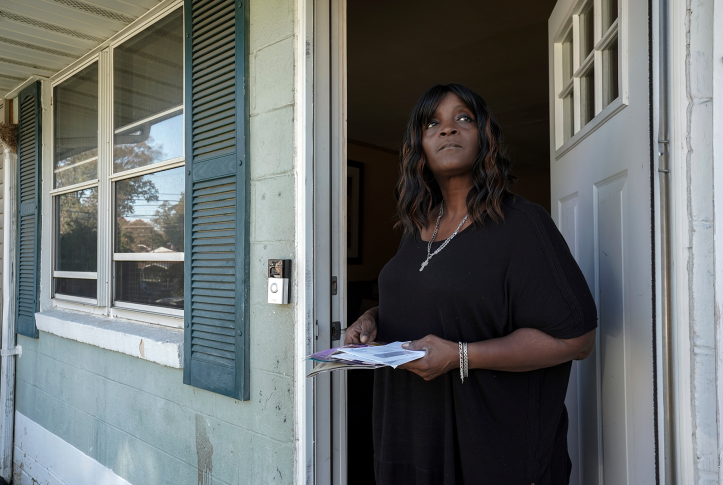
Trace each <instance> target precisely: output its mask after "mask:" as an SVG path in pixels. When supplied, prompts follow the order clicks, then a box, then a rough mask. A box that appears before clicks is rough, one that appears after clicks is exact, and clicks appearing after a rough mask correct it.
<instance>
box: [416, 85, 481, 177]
mask: <svg viewBox="0 0 723 485" xmlns="http://www.w3.org/2000/svg"><path fill="white" fill-rule="evenodd" d="M422 148H423V149H424V156H425V157H426V159H427V164H428V166H429V168H430V170H432V173H433V174H434V175H435V176H436V177H437V178H439V177H440V176H442V177H453V176H460V175H465V174H468V173H472V167H473V165H474V161H475V160H476V159H477V155H479V152H480V147H479V134H478V131H477V120H476V119H474V117H473V113H472V110H471V109H469V108H468V107H467V105H466V104H465V103H464V101H462V99H461V98H460V97H459V96H457V95H456V94H454V93H447V95H446V96H445V97H444V98H443V99H442V102H441V103H439V106H438V107H437V110H436V111H435V112H434V114H433V115H432V118H431V119H430V121H429V123H428V124H427V126H425V127H424V137H423V138H422Z"/></svg>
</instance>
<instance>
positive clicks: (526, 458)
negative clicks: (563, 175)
mask: <svg viewBox="0 0 723 485" xmlns="http://www.w3.org/2000/svg"><path fill="white" fill-rule="evenodd" d="M513 182H514V177H513V176H512V175H511V172H510V162H509V160H508V159H507V158H506V157H505V155H504V151H503V150H502V140H501V132H500V129H499V126H498V125H497V123H496V121H495V120H494V118H493V117H492V114H491V113H490V111H489V109H488V108H487V105H486V104H485V102H484V100H483V99H482V98H481V97H480V96H479V95H477V94H475V93H474V92H472V91H471V90H469V89H468V88H466V87H464V86H461V85H459V84H449V85H438V86H434V87H433V88H431V89H430V90H429V91H427V92H426V93H425V94H424V95H423V96H422V98H421V99H420V100H419V102H418V103H417V105H416V106H415V108H414V110H413V111H412V115H411V117H410V120H409V124H408V127H407V132H406V134H405V136H404V143H403V148H402V154H401V175H400V179H399V182H398V184H397V190H396V192H397V193H396V195H397V212H398V216H399V225H401V226H402V227H403V228H404V237H403V238H402V242H401V244H400V246H399V250H398V252H397V254H396V255H395V256H394V257H393V258H392V259H391V260H390V261H389V262H388V263H387V264H386V266H385V267H384V269H383V270H382V272H381V274H380V276H379V306H378V307H376V308H373V309H372V310H369V311H368V312H366V313H365V314H364V315H362V317H360V318H359V320H357V321H356V322H355V323H354V324H353V325H351V326H350V327H349V328H348V329H347V332H346V337H345V343H347V344H349V343H368V342H372V341H374V340H377V339H378V340H379V341H383V342H393V341H407V340H411V342H410V343H409V344H407V345H406V347H407V348H409V349H414V350H425V351H426V354H425V356H424V357H423V358H421V359H419V360H416V361H414V362H410V363H408V364H405V365H404V366H402V367H400V368H399V369H403V370H399V369H397V370H392V369H391V368H382V369H378V370H376V371H375V376H374V405H373V436H374V470H375V476H376V480H377V483H378V484H379V485H387V484H394V485H400V484H435V485H437V484H442V483H444V484H493V485H496V484H520V485H523V484H524V485H528V484H531V483H534V484H536V485H550V484H555V485H557V484H567V483H568V482H569V477H570V467H571V463H570V459H569V457H568V454H567V411H566V410H565V405H564V399H565V393H566V391H567V383H568V379H569V375H570V367H571V361H572V360H573V359H584V358H586V357H587V356H588V355H590V352H591V351H592V349H593V347H594V345H595V328H596V327H597V311H596V308H595V303H594V301H593V298H592V296H591V295H590V291H589V289H588V287H587V284H586V282H585V278H584V277H583V275H582V273H581V271H580V269H579V268H578V266H577V264H576V263H575V260H574V258H573V257H572V255H571V254H570V251H569V250H568V248H567V245H566V244H565V241H564V239H563V238H562V236H561V235H560V233H559V232H558V230H557V228H556V227H555V224H554V223H553V222H552V219H551V218H550V216H549V215H548V214H547V213H546V212H545V210H544V209H542V208H541V207H540V206H538V205H535V204H532V203H530V202H528V201H527V200H525V199H524V198H522V197H520V196H517V195H512V194H511V192H510V185H511V184H512V183H513Z"/></svg>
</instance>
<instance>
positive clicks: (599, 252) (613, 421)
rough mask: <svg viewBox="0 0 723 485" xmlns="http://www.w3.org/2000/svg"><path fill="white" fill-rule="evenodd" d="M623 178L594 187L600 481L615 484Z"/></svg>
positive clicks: (622, 329) (622, 409)
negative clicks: (600, 435) (602, 465)
mask: <svg viewBox="0 0 723 485" xmlns="http://www.w3.org/2000/svg"><path fill="white" fill-rule="evenodd" d="M626 181H627V177H626V176H623V177H619V178H616V179H615V180H614V181H613V182H605V183H604V184H602V185H600V186H597V185H596V186H595V190H594V193H595V194H596V197H595V200H596V206H595V209H596V210H595V247H596V250H595V255H596V264H595V267H596V271H595V273H596V278H595V279H596V283H597V284H596V286H597V287H598V288H599V289H600V290H599V295H598V302H599V310H598V314H599V315H600V320H599V332H598V339H599V340H600V341H599V345H598V349H599V351H600V354H599V355H600V360H599V362H598V365H599V373H600V396H601V412H600V418H601V421H602V443H603V463H604V465H605V467H604V470H603V479H604V480H603V483H605V485H616V484H623V483H630V482H629V480H628V458H627V456H628V449H627V444H628V436H627V430H628V426H627V425H628V414H627V412H626V405H625V404H626V392H625V391H626V381H627V379H626V375H627V369H628V367H629V365H630V361H629V359H627V358H626V357H627V356H626V353H627V352H626V340H628V339H629V336H627V335H626V333H628V332H626V326H627V324H629V322H626V318H625V286H626V285H625V281H626V280H627V278H626V276H627V275H626V270H627V265H626V264H625V263H624V261H625V259H626V258H625V256H626V251H625V246H626V244H625V237H626V233H627V231H626V230H625V226H626V217H625V215H626V202H627V197H626V195H627V194H626V187H627V186H626V183H625V182H626Z"/></svg>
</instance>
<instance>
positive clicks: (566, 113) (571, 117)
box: [562, 91, 575, 141]
mask: <svg viewBox="0 0 723 485" xmlns="http://www.w3.org/2000/svg"><path fill="white" fill-rule="evenodd" d="M562 129H563V140H564V141H567V140H569V139H570V138H572V135H574V134H575V107H574V104H573V91H570V94H568V95H567V96H565V97H564V98H563V99H562Z"/></svg>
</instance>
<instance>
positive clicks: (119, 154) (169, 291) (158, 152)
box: [51, 9, 185, 316]
mask: <svg viewBox="0 0 723 485" xmlns="http://www.w3.org/2000/svg"><path fill="white" fill-rule="evenodd" d="M99 72H101V73H102V72H106V73H109V74H110V75H105V76H99ZM99 93H108V94H107V95H105V97H103V96H99ZM111 94H112V95H111ZM53 106H54V120H53V123H54V124H53V126H54V132H53V139H54V145H53V151H54V156H53V160H54V165H53V167H54V185H53V191H52V192H51V195H52V196H53V198H54V220H55V228H54V235H55V236H54V247H55V251H54V271H53V281H54V285H53V294H54V297H55V298H56V299H58V300H74V301H78V302H81V303H87V304H93V305H97V306H101V307H112V308H120V309H127V310H128V309H129V310H141V311H145V312H152V313H160V314H166V315H170V316H182V315H183V289H184V285H183V275H184V253H183V250H184V212H185V211H184V204H185V195H184V189H185V177H184V168H183V166H184V163H185V159H184V131H183V110H184V106H183V13H182V10H181V9H175V10H174V11H172V12H170V13H169V14H168V15H165V16H164V17H162V18H161V19H159V20H158V21H156V22H155V23H153V24H152V25H150V26H148V27H146V28H144V29H143V30H141V31H139V32H137V33H135V34H134V35H132V36H131V37H130V38H126V39H124V40H123V41H122V42H121V43H118V44H116V45H111V46H110V47H109V48H108V50H107V51H105V52H104V53H103V54H101V55H100V56H99V57H98V58H97V59H95V60H94V61H93V62H92V63H91V64H89V65H87V66H86V67H84V68H82V69H81V70H79V71H77V72H75V73H73V75H72V76H70V77H68V78H67V79H65V80H63V81H61V82H60V83H59V84H57V85H55V86H54V88H53ZM99 139H100V140H108V142H103V143H100V144H99ZM99 146H100V147H101V148H100V149H99ZM106 147H107V148H106Z"/></svg>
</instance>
